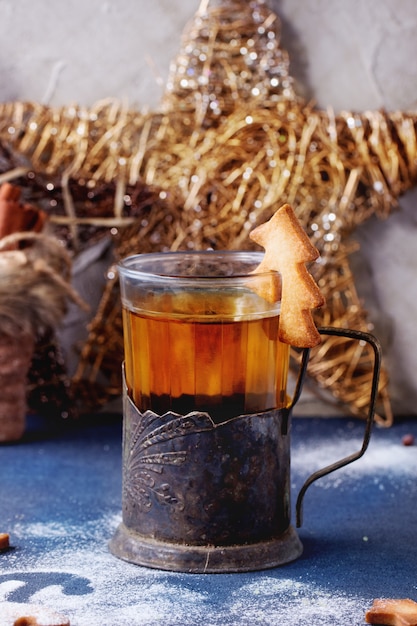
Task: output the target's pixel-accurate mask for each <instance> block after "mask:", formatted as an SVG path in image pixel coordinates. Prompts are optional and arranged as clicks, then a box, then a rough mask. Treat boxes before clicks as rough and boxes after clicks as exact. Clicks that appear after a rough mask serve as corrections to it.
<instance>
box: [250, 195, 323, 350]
mask: <svg viewBox="0 0 417 626" xmlns="http://www.w3.org/2000/svg"><path fill="white" fill-rule="evenodd" d="M250 238H251V239H252V240H253V241H255V242H256V243H258V244H259V245H260V246H262V247H263V248H265V256H264V258H263V260H262V262H261V263H260V265H259V266H258V267H257V268H256V270H255V272H265V271H271V270H274V271H277V272H279V273H280V274H281V277H282V295H281V317H280V328H279V338H280V340H281V341H283V342H284V343H288V344H290V345H292V346H295V347H297V348H312V347H313V346H315V345H317V344H319V343H320V340H321V338H320V334H319V332H318V330H317V328H316V325H315V323H314V320H313V317H312V313H311V310H312V309H315V308H316V307H319V306H322V305H323V304H324V297H323V295H322V293H321V291H320V289H319V287H318V285H317V284H316V282H315V280H314V278H313V277H312V275H311V274H310V273H309V272H308V270H307V268H306V266H305V264H306V263H309V262H311V261H315V260H316V259H317V258H318V256H319V252H318V250H317V248H315V247H314V246H313V244H312V243H311V242H310V240H309V238H308V237H307V235H306V233H305V232H304V230H303V228H302V226H301V224H300V222H299V220H298V218H297V216H296V215H295V213H294V211H293V209H292V208H291V206H290V205H289V204H284V205H283V206H282V207H281V208H279V209H278V211H276V213H275V214H274V215H273V216H272V217H271V219H270V220H269V221H268V222H265V223H264V224H261V225H260V226H257V227H256V228H255V229H254V230H253V231H252V232H251V233H250ZM259 295H262V296H263V297H265V298H266V299H271V293H270V292H268V291H265V293H263V294H262V293H259Z"/></svg>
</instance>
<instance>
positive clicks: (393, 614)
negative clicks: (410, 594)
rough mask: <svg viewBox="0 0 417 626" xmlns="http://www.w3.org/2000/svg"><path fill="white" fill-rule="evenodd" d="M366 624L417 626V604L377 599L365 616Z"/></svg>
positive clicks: (402, 600) (401, 600)
mask: <svg viewBox="0 0 417 626" xmlns="http://www.w3.org/2000/svg"><path fill="white" fill-rule="evenodd" d="M365 620H366V622H367V623H368V624H384V626H417V602H414V600H409V599H408V598H406V599H398V600H396V599H388V598H387V599H384V598H382V599H378V600H374V602H373V604H372V607H371V608H370V609H369V611H367V612H366V614H365Z"/></svg>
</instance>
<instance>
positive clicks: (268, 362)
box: [122, 252, 289, 422]
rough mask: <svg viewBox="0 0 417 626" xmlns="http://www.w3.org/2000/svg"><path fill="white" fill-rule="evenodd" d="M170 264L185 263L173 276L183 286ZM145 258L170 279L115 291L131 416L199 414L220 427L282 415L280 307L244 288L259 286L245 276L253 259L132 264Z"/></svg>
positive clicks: (284, 350)
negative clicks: (135, 412) (274, 412)
mask: <svg viewBox="0 0 417 626" xmlns="http://www.w3.org/2000/svg"><path fill="white" fill-rule="evenodd" d="M175 255H181V257H183V258H184V256H187V258H188V261H187V263H185V265H184V263H182V266H181V267H182V269H181V273H182V274H185V276H183V275H179V271H180V270H179V269H178V267H177V268H175V267H174V264H173V261H175V262H176V261H177V259H179V256H175ZM229 255H233V257H234V258H233V263H232V258H231V256H230V257H229ZM236 255H241V256H242V257H244V259H245V263H243V259H239V264H238V266H237V267H236ZM151 256H159V257H162V258H163V260H164V263H165V269H164V270H163V271H164V272H165V273H166V272H167V265H168V266H169V263H168V261H169V259H168V257H171V266H170V267H171V270H170V271H171V273H172V274H174V275H173V276H171V275H169V276H166V275H165V274H164V275H161V274H158V275H156V274H155V275H154V280H153V281H152V282H151V283H150V284H147V285H146V286H144V285H142V284H139V283H140V281H138V282H137V283H136V289H134V288H133V283H132V284H131V285H130V288H129V286H128V287H127V288H126V284H125V285H124V287H123V281H122V300H123V324H124V341H125V376H126V384H127V389H128V393H129V395H130V397H131V399H132V400H133V402H134V403H135V405H136V406H137V407H138V409H139V410H140V411H142V412H144V411H146V410H148V409H150V410H152V411H154V412H155V413H158V414H159V415H162V414H163V413H166V412H167V411H174V412H176V413H179V414H181V415H185V414H187V413H189V412H191V411H206V412H208V413H209V415H210V416H211V418H212V419H213V420H214V421H215V422H221V421H225V420H227V419H229V418H231V417H235V416H237V415H242V414H248V413H258V412H261V411H266V410H269V409H274V408H282V407H284V406H285V405H286V403H287V394H286V383H287V374H288V360H289V347H288V346H287V345H286V344H283V343H281V342H280V341H279V340H278V328H279V307H280V303H279V302H274V303H270V302H267V301H265V300H264V299H263V298H261V297H260V296H258V295H257V293H256V289H254V285H253V284H252V282H253V281H258V280H265V276H263V277H262V276H259V275H258V276H251V275H250V270H249V268H254V267H255V266H256V260H257V255H256V254H255V253H251V254H249V253H213V252H207V253H187V254H186V255H185V254H181V253H166V255H165V256H164V255H139V256H138V257H137V259H141V258H142V262H143V261H144V257H151ZM219 257H221V258H219ZM202 259H203V261H202ZM249 259H250V263H249ZM197 261H198V262H197ZM208 262H209V263H210V265H209V267H208V266H207V263H208ZM242 263H243V266H242ZM154 271H155V270H154ZM159 271H162V270H161V268H159ZM219 274H220V275H219ZM236 274H237V275H236ZM273 278H274V279H275V280H276V279H277V276H274V277H273ZM125 282H126V279H125Z"/></svg>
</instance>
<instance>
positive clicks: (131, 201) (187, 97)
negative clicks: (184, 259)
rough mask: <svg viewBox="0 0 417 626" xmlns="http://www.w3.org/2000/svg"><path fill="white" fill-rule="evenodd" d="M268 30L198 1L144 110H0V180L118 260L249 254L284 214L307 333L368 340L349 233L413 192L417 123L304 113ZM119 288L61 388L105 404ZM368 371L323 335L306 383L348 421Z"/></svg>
mask: <svg viewBox="0 0 417 626" xmlns="http://www.w3.org/2000/svg"><path fill="white" fill-rule="evenodd" d="M279 29H280V24H279V19H278V17H277V16H276V15H275V14H274V13H273V12H272V11H271V10H270V8H269V7H268V4H267V3H266V2H265V1H263V0H254V1H253V2H250V3H248V2H242V1H241V0H223V2H220V3H218V4H210V3H209V2H207V1H203V2H202V4H201V6H200V8H199V10H198V11H197V13H196V15H195V16H194V19H193V20H192V21H191V22H190V23H189V24H188V25H187V27H186V28H185V30H184V33H183V37H182V41H181V46H180V51H179V54H178V56H177V58H176V59H174V61H173V63H172V66H171V70H170V75H169V78H168V82H167V85H166V89H165V94H164V97H163V99H162V102H161V105H160V107H159V108H158V110H156V111H152V112H149V113H141V112H138V111H132V110H130V109H128V108H126V107H124V106H122V105H121V104H120V103H119V102H117V101H109V102H101V103H98V104H97V105H96V106H94V107H92V108H90V109H85V108H82V107H75V106H71V107H64V108H61V109H53V108H50V107H47V106H41V105H37V104H36V103H21V102H17V103H11V104H6V105H2V106H1V107H0V140H1V146H2V154H1V155H0V166H1V168H2V170H3V172H4V173H3V176H2V179H3V180H5V179H11V178H15V179H17V180H18V181H19V182H20V184H21V185H22V186H23V187H24V188H25V189H26V190H28V191H29V192H30V195H31V198H32V199H34V198H35V199H36V198H38V199H39V202H41V201H42V202H43V203H44V208H46V210H48V211H49V213H50V216H51V221H52V222H53V223H54V224H55V225H56V228H57V231H58V232H59V233H60V234H61V235H62V233H63V232H65V233H66V236H67V241H68V245H69V246H71V247H73V248H77V247H78V248H79V249H80V248H82V246H83V245H88V244H89V243H91V241H92V240H94V238H96V237H98V236H101V235H102V234H103V232H105V233H108V232H109V231H111V232H112V233H113V236H114V244H115V256H116V258H117V257H121V256H125V255H126V254H130V253H133V252H135V253H136V252H145V251H155V250H165V249H166V250H167V249H181V248H196V249H197V248H207V247H213V248H234V249H237V248H241V249H242V248H249V247H253V246H254V244H253V243H251V242H250V239H249V236H248V234H249V232H250V230H251V229H253V228H254V227H255V226H256V225H257V224H258V223H260V222H263V221H266V220H267V219H269V217H270V216H271V215H272V214H273V213H274V211H275V210H276V209H277V208H278V206H280V205H281V204H283V203H285V202H288V203H289V204H291V205H292V206H293V207H294V209H295V210H296V212H297V216H298V218H299V219H300V221H301V222H302V224H303V226H304V227H305V229H306V231H307V233H308V235H309V237H310V238H311V240H312V242H313V243H314V245H315V246H316V247H317V248H318V249H319V251H320V254H321V258H320V261H319V262H317V263H316V264H315V265H314V267H313V268H311V271H312V273H313V275H314V277H315V279H316V280H317V282H318V283H319V285H320V287H321V289H322V291H323V293H324V295H325V297H326V300H327V305H326V306H325V307H324V308H322V309H321V310H319V311H318V313H317V315H316V322H317V324H319V325H326V326H327V325H333V326H338V327H350V328H354V329H361V330H369V329H370V328H371V324H370V322H369V320H368V318H367V315H366V311H365V310H364V309H363V307H362V304H361V302H360V300H359V298H358V295H357V292H356V289H355V283H354V277H353V275H352V271H351V269H350V266H349V254H350V253H351V252H352V250H353V249H354V248H355V244H354V242H352V241H351V234H352V232H353V231H354V229H355V227H356V226H358V225H359V224H361V223H363V222H365V221H366V220H367V219H368V218H369V217H370V216H371V215H374V214H375V215H377V216H379V217H382V218H384V217H387V216H388V215H389V214H390V212H391V211H392V210H393V209H394V208H395V207H396V206H397V200H398V198H399V196H400V195H401V194H402V193H404V192H405V191H406V190H408V189H410V188H411V187H412V186H414V184H415V182H416V177H417V158H416V157H417V136H416V124H417V116H414V115H410V114H404V113H401V112H394V113H385V112H381V111H371V112H365V113H362V114H353V113H350V112H346V113H340V114H338V115H334V114H333V113H332V112H329V111H322V110H317V109H315V108H312V107H311V106H309V105H308V104H307V103H306V102H305V101H303V100H302V99H301V98H300V97H298V96H297V94H296V93H295V90H294V87H293V81H292V78H291V76H290V75H289V62H288V57H287V55H286V53H285V51H283V50H282V49H281V48H280V43H279ZM0 180H1V179H0ZM117 289H118V288H117V276H116V275H115V273H114V271H112V270H110V271H109V276H108V283H107V287H106V289H105V292H104V294H103V298H102V301H101V303H100V306H99V308H98V310H97V312H96V315H95V317H94V319H93V321H92V323H91V326H90V329H89V337H88V339H87V342H86V343H85V345H84V346H83V349H82V352H81V355H80V364H79V368H78V372H77V374H76V376H75V378H74V381H73V382H74V384H78V385H80V384H82V383H83V382H84V383H85V382H88V383H90V384H94V383H96V382H97V377H98V373H101V374H104V376H105V377H106V378H107V380H108V385H107V387H106V388H105V389H103V390H102V394H103V397H108V396H109V395H110V396H111V395H112V394H116V393H119V392H120V361H121V358H122V352H123V344H122V339H121V334H122V330H121V322H120V305H119V302H118V291H117ZM294 358H295V359H296V358H297V354H295V355H294ZM372 358H373V357H372V355H371V354H370V353H369V352H368V351H367V348H366V347H365V346H361V345H357V344H356V343H352V342H350V341H349V340H347V339H343V338H340V337H329V338H326V339H324V340H323V343H322V344H321V346H320V347H319V348H317V349H315V350H314V352H313V354H312V357H311V361H310V366H309V375H310V377H312V378H313V379H314V380H315V381H317V383H318V386H321V387H324V388H326V389H328V390H330V392H331V393H332V394H333V396H334V397H335V398H336V399H338V400H339V401H340V402H342V403H344V404H345V405H347V406H348V407H349V408H350V410H351V411H352V412H353V413H355V414H359V415H361V414H363V413H364V412H365V411H366V405H367V403H368V396H369V385H370V380H371V377H372V368H373V360H372ZM387 384H388V383H387V377H386V374H385V372H383V373H382V376H381V385H380V399H381V406H382V412H383V413H385V417H381V418H380V419H381V421H384V420H385V423H390V421H391V419H392V415H391V412H390V406H389V399H388V392H387ZM89 395H90V397H91V392H89Z"/></svg>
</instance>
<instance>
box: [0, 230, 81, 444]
mask: <svg viewBox="0 0 417 626" xmlns="http://www.w3.org/2000/svg"><path fill="white" fill-rule="evenodd" d="M70 277H71V259H70V256H69V253H68V251H67V250H66V248H64V246H63V245H61V244H60V242H59V241H58V240H57V239H55V238H54V237H51V236H48V235H44V234H41V233H34V232H26V233H22V232H21V233H14V234H11V235H8V236H6V237H3V238H1V239H0V386H1V395H0V442H4V441H13V440H17V439H19V438H20V437H21V436H22V435H23V433H24V430H25V418H26V411H27V406H26V397H27V375H28V372H29V369H30V366H31V362H32V358H33V354H34V348H35V344H36V340H37V339H39V338H40V337H42V336H44V335H45V334H46V333H47V332H48V331H49V330H50V329H55V328H56V326H57V325H58V324H59V322H60V321H61V320H62V318H63V316H64V315H65V313H66V310H67V302H68V299H71V300H73V301H74V302H76V303H77V304H78V305H80V306H81V307H83V308H85V306H86V305H85V303H84V302H83V301H82V300H81V298H80V297H79V296H78V295H77V293H76V292H75V291H74V289H73V288H72V286H71V284H70Z"/></svg>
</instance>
